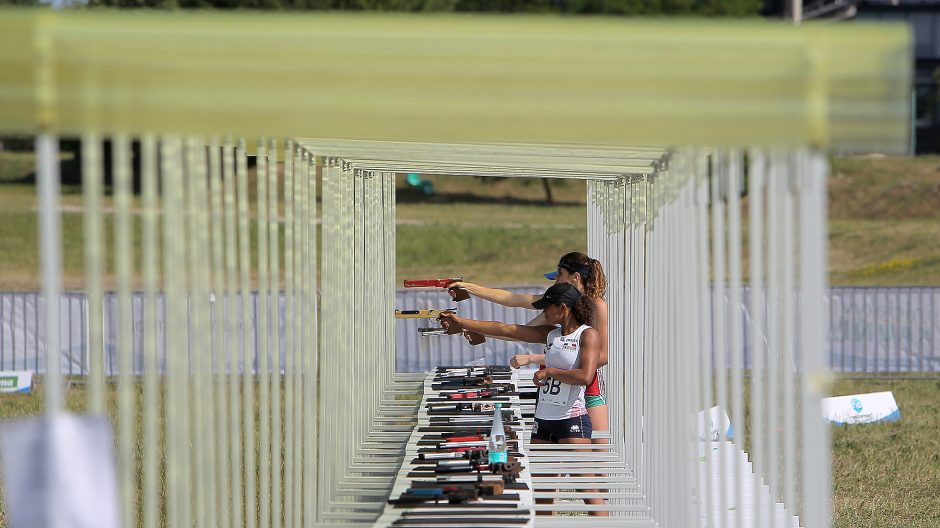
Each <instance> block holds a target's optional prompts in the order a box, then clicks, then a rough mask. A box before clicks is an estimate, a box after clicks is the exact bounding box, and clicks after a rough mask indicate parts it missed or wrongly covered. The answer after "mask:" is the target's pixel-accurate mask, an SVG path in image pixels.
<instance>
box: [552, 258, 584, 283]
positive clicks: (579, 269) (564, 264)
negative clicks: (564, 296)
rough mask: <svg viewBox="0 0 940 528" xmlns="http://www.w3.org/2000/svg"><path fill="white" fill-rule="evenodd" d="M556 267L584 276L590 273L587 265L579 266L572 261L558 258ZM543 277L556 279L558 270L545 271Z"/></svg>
mask: <svg viewBox="0 0 940 528" xmlns="http://www.w3.org/2000/svg"><path fill="white" fill-rule="evenodd" d="M558 267H559V268H562V269H566V270H568V273H580V274H581V276H582V277H584V278H587V277H589V276H590V275H591V268H590V267H589V266H579V265H577V264H575V263H574V262H568V261H567V260H559V261H558ZM545 278H546V279H548V280H555V279H557V278H558V271H557V270H556V271H550V272H548V273H546V274H545Z"/></svg>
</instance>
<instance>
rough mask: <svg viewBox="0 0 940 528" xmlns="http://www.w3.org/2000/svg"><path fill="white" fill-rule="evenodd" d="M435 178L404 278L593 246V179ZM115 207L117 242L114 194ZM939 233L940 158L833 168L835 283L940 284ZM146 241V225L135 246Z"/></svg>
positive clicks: (533, 263) (2, 253) (409, 245)
mask: <svg viewBox="0 0 940 528" xmlns="http://www.w3.org/2000/svg"><path fill="white" fill-rule="evenodd" d="M33 165H34V157H33V155H32V154H30V153H17V152H0V269H3V273H0V290H35V289H37V288H38V287H39V283H38V278H37V275H36V270H37V267H38V247H37V240H36V233H37V230H36V229H37V228H36V225H37V221H36V210H35V209H36V202H35V187H34V185H33V184H32V183H30V182H29V181H27V180H25V179H24V178H26V177H27V176H28V175H30V174H31V173H32V171H33ZM63 169H64V171H66V172H67V171H69V170H72V172H74V163H73V162H72V161H71V160H64V161H63ZM249 176H250V178H251V179H252V180H253V174H250V175H249ZM428 179H429V180H431V181H432V182H433V184H434V188H435V194H434V195H433V196H425V195H423V194H421V193H420V192H419V191H417V190H416V189H414V188H410V187H408V186H407V185H406V184H405V183H404V179H403V178H399V182H398V188H399V193H398V194H399V203H398V219H397V220H398V223H399V229H398V276H397V279H398V280H401V279H404V278H415V277H426V276H437V275H441V276H443V275H463V276H464V277H466V278H467V279H468V280H472V281H477V282H481V283H484V284H500V285H510V284H542V283H543V282H542V281H541V279H540V277H541V274H542V273H544V271H545V270H547V269H551V268H552V266H553V265H554V264H555V262H557V258H558V256H560V255H561V254H563V253H565V252H568V251H574V250H582V251H583V250H585V249H586V247H587V240H586V238H585V226H586V224H587V220H586V209H585V187H584V182H581V181H555V182H553V183H552V194H553V196H554V199H555V202H556V205H554V206H547V205H546V204H545V203H546V202H545V191H544V188H543V186H542V185H541V183H539V182H537V181H535V180H531V179H513V178H505V179H493V178H486V179H483V178H457V177H446V176H431V177H428ZM67 181H77V180H75V177H74V176H73V177H72V178H71V179H69V180H67ZM249 187H250V188H251V189H254V186H253V184H252V185H250V186H249ZM745 202H746V201H745ZM62 203H63V244H64V246H63V250H64V251H63V255H64V269H65V280H64V283H65V286H66V287H67V288H69V289H73V290H79V289H81V288H82V285H83V271H82V243H83V238H84V236H83V232H82V217H81V211H82V209H81V207H82V197H81V194H80V191H79V189H78V187H77V186H75V185H74V184H67V185H64V186H63V197H62ZM137 205H138V201H137V200H136V199H135V202H134V206H137ZM103 206H104V207H105V221H106V225H105V233H106V235H107V236H109V237H110V236H111V231H112V229H111V224H110V222H109V217H110V210H111V209H110V206H111V200H110V197H105V199H104V200H103ZM938 232H940V157H934V156H923V157H918V158H837V159H834V160H833V161H832V175H831V177H830V178H829V272H830V282H831V284H833V285H903V284H907V285H926V284H940V236H937V233H938ZM254 233H255V228H254V225H253V226H252V234H253V236H254ZM139 234H140V225H139V222H138V223H135V236H134V238H135V241H136V242H135V247H139V240H140V236H139ZM745 249H746V248H745ZM135 257H136V258H138V259H139V251H136V252H135ZM107 261H108V262H113V259H112V258H110V255H109V256H108V258H107ZM137 269H140V267H139V260H138V265H137ZM744 270H747V267H746V266H745V267H744Z"/></svg>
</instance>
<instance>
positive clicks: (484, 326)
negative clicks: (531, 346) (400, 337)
mask: <svg viewBox="0 0 940 528" xmlns="http://www.w3.org/2000/svg"><path fill="white" fill-rule="evenodd" d="M452 325H456V326H457V327H458V328H461V329H462V330H468V331H470V332H478V333H481V334H483V335H486V336H491V337H496V338H509V339H515V340H517V341H525V342H526V343H544V342H545V339H546V338H547V337H548V334H549V332H551V331H552V330H554V329H555V327H554V326H526V325H514V324H507V323H500V322H499V321H477V320H476V319H466V318H464V317H459V316H458V315H457V314H455V313H452V312H444V313H442V314H441V326H443V327H444V328H450V327H451V326H452Z"/></svg>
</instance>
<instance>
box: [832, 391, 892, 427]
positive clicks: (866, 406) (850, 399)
mask: <svg viewBox="0 0 940 528" xmlns="http://www.w3.org/2000/svg"><path fill="white" fill-rule="evenodd" d="M822 408H823V416H825V417H826V419H827V420H829V421H830V422H832V423H834V424H838V425H845V424H866V423H875V422H893V421H895V420H899V419H901V410H900V409H898V402H896V401H895V400H894V394H892V393H891V391H886V392H871V393H868V394H850V395H848V396H833V397H831V398H823V401H822Z"/></svg>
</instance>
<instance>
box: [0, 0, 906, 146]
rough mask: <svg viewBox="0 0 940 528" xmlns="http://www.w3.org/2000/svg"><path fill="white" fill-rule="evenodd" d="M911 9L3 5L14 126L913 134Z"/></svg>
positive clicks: (804, 140) (571, 135) (735, 141)
mask: <svg viewBox="0 0 940 528" xmlns="http://www.w3.org/2000/svg"><path fill="white" fill-rule="evenodd" d="M910 42H911V39H910V34H909V30H908V29H907V28H906V26H904V25H903V24H885V23H878V24H866V23H861V22H853V23H852V24H806V25H804V26H801V27H793V26H790V25H786V24H784V23H772V22H766V21H730V20H721V21H719V20H708V21H704V20H695V21H693V20H685V21H672V20H668V21H667V20H637V19H626V18H617V17H606V18H602V17H590V18H575V17H543V16H513V17H496V16H453V15H451V16H444V15H441V16H437V15H432V16H415V15H405V14H338V13H310V14H300V13H291V14H261V13H250V14H249V13H191V12H186V13H184V12H117V11H99V10H95V11H81V12H60V13H55V12H50V11H48V10H34V9H33V10H24V9H20V10H17V9H13V10H2V11H0V49H2V50H3V53H2V54H0V93H3V97H2V98H0V116H2V117H0V130H2V131H4V132H8V133H10V132H12V133H27V134H28V133H36V132H47V133H55V134H59V135H69V134H79V133H81V132H83V131H88V130H93V131H96V132H98V133H100V134H104V135H107V134H113V133H129V134H142V133H154V134H180V135H194V134H233V135H240V136H251V137H257V136H278V137H297V136H313V137H337V138H348V139H371V140H376V139H382V140H395V141H417V142H421V141H440V142H454V143H471V142H488V143H504V144H512V143H539V144H583V145H676V144H689V145H752V146H807V145H808V146H814V147H818V148H833V149H838V150H840V151H847V150H854V151H859V150H879V151H882V152H904V151H906V149H907V147H908V141H909V132H910V131H909V125H910V110H911V109H910V86H911V60H910V46H911V44H910Z"/></svg>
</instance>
